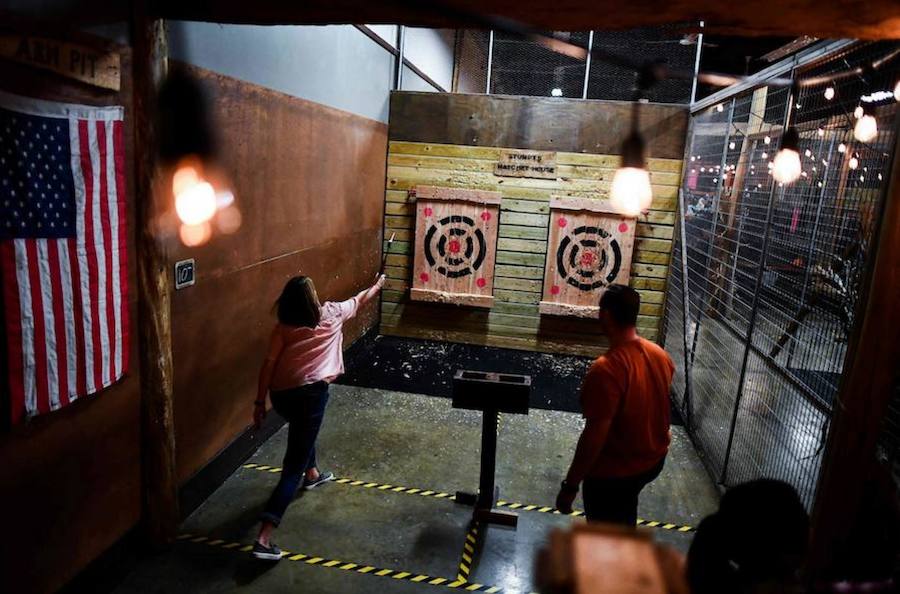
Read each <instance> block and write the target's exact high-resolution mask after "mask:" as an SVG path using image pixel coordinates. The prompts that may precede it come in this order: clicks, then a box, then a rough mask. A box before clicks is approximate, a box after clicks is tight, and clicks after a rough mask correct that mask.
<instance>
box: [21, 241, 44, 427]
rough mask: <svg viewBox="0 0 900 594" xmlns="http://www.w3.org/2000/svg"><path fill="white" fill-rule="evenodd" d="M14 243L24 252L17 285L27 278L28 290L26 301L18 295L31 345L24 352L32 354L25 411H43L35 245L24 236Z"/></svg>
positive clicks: (41, 322)
mask: <svg viewBox="0 0 900 594" xmlns="http://www.w3.org/2000/svg"><path fill="white" fill-rule="evenodd" d="M16 244H17V247H18V245H20V244H21V246H22V249H21V250H17V251H18V252H21V253H23V254H24V255H25V259H24V266H23V267H22V271H21V273H20V274H19V284H21V285H24V284H25V279H28V281H27V282H28V289H29V293H30V295H31V297H30V299H29V300H28V301H26V300H25V299H24V295H22V306H23V307H22V312H23V314H24V313H25V310H26V308H27V309H28V317H29V319H28V320H27V323H25V324H23V326H28V328H23V329H22V330H23V331H24V332H25V333H26V334H29V339H30V341H31V344H30V345H28V348H27V350H26V351H25V353H26V355H27V354H28V351H29V350H30V351H31V353H32V358H31V365H30V369H27V370H26V371H27V375H26V376H25V381H26V386H27V382H28V379H29V376H30V377H31V380H32V381H33V385H34V388H33V394H34V399H33V405H32V406H31V407H28V410H33V411H36V412H37V413H45V412H50V402H49V398H48V397H47V374H46V373H44V371H45V370H46V369H47V345H46V344H44V341H43V337H44V336H45V334H44V316H43V315H41V312H42V311H43V309H44V303H43V300H42V299H41V281H40V278H39V274H40V273H39V272H38V267H37V266H36V265H35V263H36V262H37V245H35V242H34V241H32V240H28V239H17V240H16ZM23 348H24V343H23ZM28 401H29V399H28V397H27V392H26V400H25V402H26V403H27V402H28Z"/></svg>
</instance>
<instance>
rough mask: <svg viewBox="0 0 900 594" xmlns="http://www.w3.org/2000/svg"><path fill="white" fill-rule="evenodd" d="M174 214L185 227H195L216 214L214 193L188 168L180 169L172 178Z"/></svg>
mask: <svg viewBox="0 0 900 594" xmlns="http://www.w3.org/2000/svg"><path fill="white" fill-rule="evenodd" d="M172 193H173V194H175V212H176V213H178V218H179V219H181V222H182V223H184V224H185V225H191V226H196V225H200V224H201V223H205V222H206V221H208V220H210V219H211V218H212V217H213V215H214V214H216V192H215V190H214V189H213V187H212V185H211V184H210V183H209V182H207V181H206V180H204V179H202V178H201V177H200V176H199V175H198V173H197V170H196V169H194V168H193V167H190V166H184V167H180V168H179V169H178V170H177V171H176V172H175V174H174V175H173V176H172Z"/></svg>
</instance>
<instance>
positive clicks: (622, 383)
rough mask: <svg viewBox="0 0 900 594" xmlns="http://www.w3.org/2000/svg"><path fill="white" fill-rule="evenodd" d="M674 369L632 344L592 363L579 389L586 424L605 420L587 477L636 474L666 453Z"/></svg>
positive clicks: (648, 348)
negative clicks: (601, 441) (604, 431)
mask: <svg viewBox="0 0 900 594" xmlns="http://www.w3.org/2000/svg"><path fill="white" fill-rule="evenodd" d="M674 372H675V365H674V364H673V363H672V359H670V358H669V355H668V354H666V352H665V351H664V350H663V349H661V348H660V347H659V346H657V345H656V344H654V343H652V342H650V341H649V340H645V339H643V338H638V339H637V340H632V341H629V342H627V343H625V344H622V345H619V346H617V347H615V348H613V349H610V350H609V351H608V352H607V353H606V354H605V355H603V356H602V357H600V358H598V359H597V360H596V361H594V364H593V365H591V368H590V369H589V370H588V373H587V376H585V378H584V383H583V384H582V386H581V410H582V411H583V413H584V417H585V418H586V419H593V418H598V419H611V423H610V427H609V433H608V435H607V437H606V442H605V443H604V445H603V449H602V450H601V452H600V455H599V457H598V458H597V461H596V462H595V463H594V466H593V467H592V468H591V469H590V470H589V471H588V473H587V475H588V476H589V477H597V478H611V477H624V476H632V475H636V474H641V473H642V472H646V471H648V470H650V469H651V468H653V467H654V466H655V465H656V464H657V463H658V462H659V461H660V460H661V459H662V458H663V456H665V455H666V452H668V450H669V439H670V437H669V420H670V419H669V417H670V409H669V388H670V386H671V384H672V375H673V374H674Z"/></svg>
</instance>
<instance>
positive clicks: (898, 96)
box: [894, 80, 900, 101]
mask: <svg viewBox="0 0 900 594" xmlns="http://www.w3.org/2000/svg"><path fill="white" fill-rule="evenodd" d="M894 99H895V100H897V101H900V80H898V81H897V86H895V87H894Z"/></svg>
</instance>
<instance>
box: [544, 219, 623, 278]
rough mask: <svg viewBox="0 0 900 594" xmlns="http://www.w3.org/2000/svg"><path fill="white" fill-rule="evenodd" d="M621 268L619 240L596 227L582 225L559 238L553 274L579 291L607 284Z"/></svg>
mask: <svg viewBox="0 0 900 594" xmlns="http://www.w3.org/2000/svg"><path fill="white" fill-rule="evenodd" d="M621 269H622V248H621V247H620V246H619V241H618V240H617V239H616V238H615V237H613V236H612V235H611V234H610V233H609V232H608V231H606V230H605V229H602V228H600V227H592V226H587V225H582V226H581V227H578V228H577V229H575V230H574V231H572V233H571V234H570V235H566V236H565V237H563V238H562V240H561V241H560V242H559V247H558V248H557V249H556V272H557V274H559V276H560V277H561V278H562V279H563V282H565V283H566V284H568V285H570V286H572V287H575V288H576V289H578V290H580V291H593V290H594V289H599V288H600V287H604V286H606V285H609V284H611V283H612V282H613V281H614V280H615V279H616V277H617V276H618V275H619V270H621Z"/></svg>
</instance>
